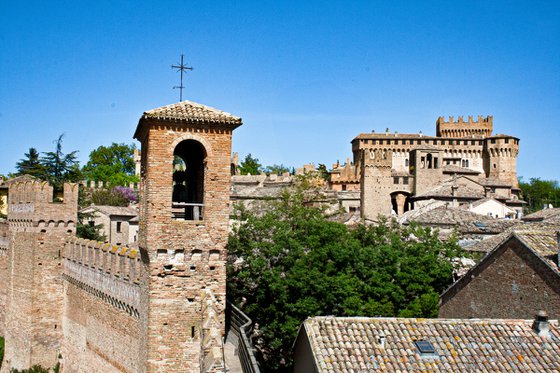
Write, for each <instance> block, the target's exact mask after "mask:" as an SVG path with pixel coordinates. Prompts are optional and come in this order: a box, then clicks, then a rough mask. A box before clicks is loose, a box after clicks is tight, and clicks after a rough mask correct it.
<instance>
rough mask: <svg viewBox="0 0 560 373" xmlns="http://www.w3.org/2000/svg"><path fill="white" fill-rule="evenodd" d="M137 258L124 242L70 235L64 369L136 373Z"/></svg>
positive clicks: (138, 309) (63, 347) (66, 251)
mask: <svg viewBox="0 0 560 373" xmlns="http://www.w3.org/2000/svg"><path fill="white" fill-rule="evenodd" d="M139 268H140V261H139V256H138V251H137V250H135V249H130V248H128V247H125V246H122V247H121V246H113V245H110V244H104V243H101V242H94V241H87V240H82V239H69V240H67V242H66V245H65V250H64V275H63V276H64V279H65V286H64V296H65V305H64V313H63V330H64V340H63V345H62V356H63V360H62V362H63V369H64V371H67V372H84V373H85V372H138V371H141V366H140V361H139V357H140V351H139V349H140V336H139V318H140V314H141V313H145V311H143V310H140V308H139V307H140V305H139V301H140V285H139V276H140V272H139Z"/></svg>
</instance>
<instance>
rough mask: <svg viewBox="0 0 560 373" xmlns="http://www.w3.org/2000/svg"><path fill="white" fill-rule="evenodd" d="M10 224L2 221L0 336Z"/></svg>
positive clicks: (0, 246)
mask: <svg viewBox="0 0 560 373" xmlns="http://www.w3.org/2000/svg"><path fill="white" fill-rule="evenodd" d="M8 247H9V238H8V224H7V223H6V222H0V336H4V333H5V330H4V329H5V321H6V298H7V296H8V287H7V286H6V285H7V283H8V280H9V276H8Z"/></svg>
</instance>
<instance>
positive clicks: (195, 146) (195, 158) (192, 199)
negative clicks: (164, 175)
mask: <svg viewBox="0 0 560 373" xmlns="http://www.w3.org/2000/svg"><path fill="white" fill-rule="evenodd" d="M173 156H174V158H173V197H172V200H173V203H172V210H173V217H174V218H176V219H184V220H202V218H203V208H204V169H205V159H206V150H205V149H204V146H202V144H201V143H199V142H198V141H195V140H184V141H181V142H180V143H179V144H178V145H177V147H176V148H175V151H174V152H173Z"/></svg>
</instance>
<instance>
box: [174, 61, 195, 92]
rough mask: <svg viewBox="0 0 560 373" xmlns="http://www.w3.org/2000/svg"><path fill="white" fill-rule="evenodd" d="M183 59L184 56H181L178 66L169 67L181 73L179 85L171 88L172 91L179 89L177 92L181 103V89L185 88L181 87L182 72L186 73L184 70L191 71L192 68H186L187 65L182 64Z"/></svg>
mask: <svg viewBox="0 0 560 373" xmlns="http://www.w3.org/2000/svg"><path fill="white" fill-rule="evenodd" d="M183 57H184V55H183V54H181V64H180V65H171V68H172V69H177V71H180V72H181V85H179V86H174V87H173V89H176V88H179V91H180V93H179V101H183V88H185V87H184V86H183V71H186V70H193V68H192V67H188V66H187V65H185V64H184V63H183Z"/></svg>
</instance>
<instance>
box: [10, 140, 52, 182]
mask: <svg viewBox="0 0 560 373" xmlns="http://www.w3.org/2000/svg"><path fill="white" fill-rule="evenodd" d="M24 156H25V158H23V159H21V160H20V161H19V162H17V163H16V170H17V172H16V174H15V175H16V176H21V175H31V176H34V177H36V178H38V179H45V178H46V169H45V166H44V165H43V164H42V163H41V159H40V157H39V152H38V151H37V149H35V148H29V152H27V153H24Z"/></svg>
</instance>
